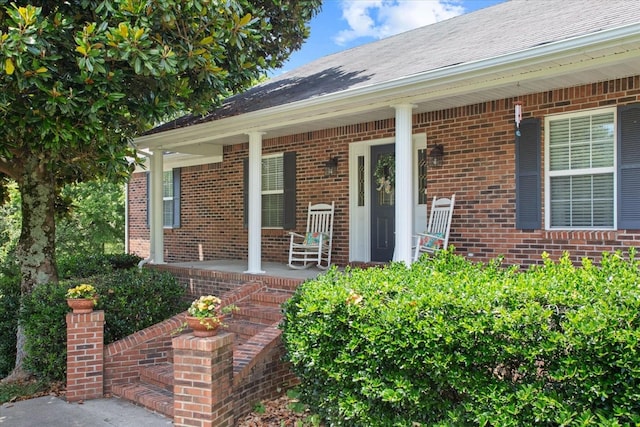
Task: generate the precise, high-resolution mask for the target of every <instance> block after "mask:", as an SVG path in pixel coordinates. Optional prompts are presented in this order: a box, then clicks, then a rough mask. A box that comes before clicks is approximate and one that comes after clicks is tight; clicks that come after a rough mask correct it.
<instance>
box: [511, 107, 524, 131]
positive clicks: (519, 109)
mask: <svg viewBox="0 0 640 427" xmlns="http://www.w3.org/2000/svg"><path fill="white" fill-rule="evenodd" d="M513 107H514V108H513V111H514V115H515V122H516V136H520V122H521V121H522V102H521V101H516V102H514V103H513Z"/></svg>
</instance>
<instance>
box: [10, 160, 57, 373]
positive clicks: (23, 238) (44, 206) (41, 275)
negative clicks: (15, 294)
mask: <svg viewBox="0 0 640 427" xmlns="http://www.w3.org/2000/svg"><path fill="white" fill-rule="evenodd" d="M17 181H18V185H19V187H20V193H21V196H22V229H21V232H20V240H19V241H18V247H17V249H16V257H17V259H18V262H19V264H20V272H21V274H22V281H21V284H20V291H21V295H22V296H25V295H28V294H29V293H31V291H32V290H33V289H34V287H36V286H38V285H40V284H44V283H49V282H56V281H57V280H58V274H57V271H56V264H55V237H56V229H55V198H56V186H55V180H54V176H53V173H51V171H50V170H48V168H47V166H46V165H44V164H42V163H39V162H38V159H37V158H36V157H35V156H34V157H33V158H32V159H29V160H27V161H26V163H25V164H24V170H23V173H22V175H21V176H20V178H19V179H18V180H17ZM17 338H18V341H17V342H18V344H17V349H16V350H17V352H16V365H15V368H14V370H13V372H12V373H11V375H10V376H9V377H8V378H7V379H9V380H18V379H21V378H24V377H26V376H28V374H27V373H26V372H25V370H24V366H23V362H24V356H25V349H24V342H25V336H24V328H23V326H22V325H21V324H18V336H17Z"/></svg>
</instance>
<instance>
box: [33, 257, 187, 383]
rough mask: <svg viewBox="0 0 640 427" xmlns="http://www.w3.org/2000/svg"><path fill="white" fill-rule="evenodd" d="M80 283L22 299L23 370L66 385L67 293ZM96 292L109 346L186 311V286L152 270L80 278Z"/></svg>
mask: <svg viewBox="0 0 640 427" xmlns="http://www.w3.org/2000/svg"><path fill="white" fill-rule="evenodd" d="M80 282H81V281H80V280H78V279H75V280H69V281H63V282H60V283H59V284H44V285H39V286H37V287H36V288H35V289H34V290H33V291H32V292H31V294H29V295H28V296H26V297H25V298H23V311H22V313H21V319H22V322H23V324H24V328H25V336H26V345H25V347H26V352H27V356H26V357H25V367H26V368H27V369H28V370H29V371H31V372H33V373H34V374H36V376H38V377H39V378H47V379H51V380H63V379H64V378H65V375H66V357H67V348H66V342H67V335H66V334H67V329H66V319H65V317H66V314H67V312H69V311H70V309H69V307H68V306H67V303H66V298H65V294H66V291H67V289H69V288H70V287H73V286H75V285H77V284H79V283H80ZM82 282H87V283H92V284H93V285H94V286H95V287H96V290H97V293H98V305H97V306H96V309H98V310H105V323H106V324H105V344H109V343H111V342H114V341H117V340H119V339H122V338H124V337H126V336H127V335H129V334H132V333H134V332H136V331H138V330H141V329H144V328H146V327H148V326H151V325H153V324H155V323H158V322H161V321H163V320H165V319H168V318H169V317H171V316H173V315H175V314H177V313H180V312H182V311H184V310H186V308H187V305H188V304H187V303H186V302H185V301H184V300H183V297H184V294H185V288H184V286H182V285H180V284H179V283H178V281H177V280H176V279H175V278H174V277H173V276H172V275H171V274H169V273H166V272H161V271H157V270H151V269H142V270H138V269H132V270H114V271H112V272H110V273H108V274H105V275H101V276H95V277H93V278H91V279H82Z"/></svg>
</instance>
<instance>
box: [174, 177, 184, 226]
mask: <svg viewBox="0 0 640 427" xmlns="http://www.w3.org/2000/svg"><path fill="white" fill-rule="evenodd" d="M181 175H182V169H181V168H175V169H173V227H174V228H178V227H180V180H181Z"/></svg>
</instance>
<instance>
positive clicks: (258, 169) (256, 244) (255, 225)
mask: <svg viewBox="0 0 640 427" xmlns="http://www.w3.org/2000/svg"><path fill="white" fill-rule="evenodd" d="M248 135H249V209H247V210H248V212H249V230H248V232H249V243H248V248H249V254H248V259H247V271H245V273H249V274H264V271H263V270H262V135H264V134H263V133H262V132H249V133H248Z"/></svg>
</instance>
